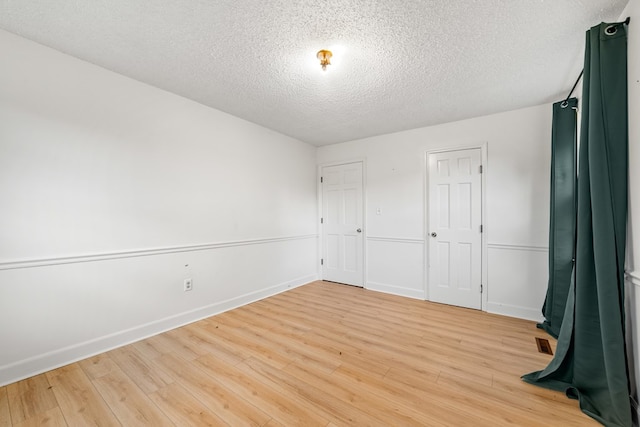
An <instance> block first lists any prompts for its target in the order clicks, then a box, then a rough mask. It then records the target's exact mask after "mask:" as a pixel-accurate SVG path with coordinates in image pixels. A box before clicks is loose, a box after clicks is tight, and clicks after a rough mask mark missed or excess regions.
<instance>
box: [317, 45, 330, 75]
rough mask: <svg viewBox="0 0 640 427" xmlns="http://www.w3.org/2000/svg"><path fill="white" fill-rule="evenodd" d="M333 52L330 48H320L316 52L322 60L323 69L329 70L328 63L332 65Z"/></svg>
mask: <svg viewBox="0 0 640 427" xmlns="http://www.w3.org/2000/svg"><path fill="white" fill-rule="evenodd" d="M332 56H333V55H332V54H331V51H330V50H324V49H322V50H320V51H318V53H317V54H316V57H317V58H318V59H319V60H320V65H321V66H322V70H323V71H327V65H331V57H332Z"/></svg>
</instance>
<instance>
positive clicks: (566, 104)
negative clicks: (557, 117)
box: [560, 100, 569, 108]
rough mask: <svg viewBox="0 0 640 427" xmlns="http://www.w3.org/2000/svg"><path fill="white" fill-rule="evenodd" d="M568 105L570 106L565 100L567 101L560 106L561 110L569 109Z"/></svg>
mask: <svg viewBox="0 0 640 427" xmlns="http://www.w3.org/2000/svg"><path fill="white" fill-rule="evenodd" d="M568 105H569V103H568V102H567V101H566V100H565V101H562V103H561V104H560V107H561V108H567V106H568Z"/></svg>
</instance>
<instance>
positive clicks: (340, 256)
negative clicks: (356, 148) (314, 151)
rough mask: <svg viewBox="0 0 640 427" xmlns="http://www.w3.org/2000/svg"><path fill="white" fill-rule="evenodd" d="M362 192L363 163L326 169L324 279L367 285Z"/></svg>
mask: <svg viewBox="0 0 640 427" xmlns="http://www.w3.org/2000/svg"><path fill="white" fill-rule="evenodd" d="M362 193H363V187H362V163H349V164H345V165H337V166H326V167H323V168H322V241H323V245H322V258H323V265H322V278H323V279H325V280H330V281H333V282H339V283H346V284H349V285H356V286H363V284H364V265H363V263H364V258H363V252H364V250H363V244H364V238H363V233H362V228H363V225H364V224H363V222H364V221H363V198H362ZM358 230H360V231H358Z"/></svg>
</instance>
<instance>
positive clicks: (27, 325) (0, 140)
mask: <svg viewBox="0 0 640 427" xmlns="http://www.w3.org/2000/svg"><path fill="white" fill-rule="evenodd" d="M0 52H2V66H0V82H1V84H0V201H1V205H2V208H1V210H0V216H1V220H0V385H2V384H5V383H8V382H12V381H14V380H16V379H19V378H22V377H26V376H29V375H32V374H34V373H36V372H40V371H43V370H46V369H49V368H52V367H54V366H57V365H60V364H66V363H68V362H70V361H72V360H75V359H78V358H82V357H86V356H88V355H90V354H93V353H97V352H100V351H103V350H105V349H108V348H111V347H114V346H118V345H122V344H124V343H127V342H129V341H133V340H136V339H139V338H142V337H144V336H148V335H151V334H154V333H157V332H160V331H163V330H166V329H170V328H172V327H176V326H178V325H180V324H184V323H187V322H189V321H193V320H195V319H197V318H200V317H204V316H207V315H211V314H213V313H216V312H219V311H221V310H225V309H229V308H231V307H234V306H237V305H240V304H243V303H246V302H249V301H252V300H255V299H258V298H261V297H264V296H267V295H270V294H273V293H276V292H279V291H281V290H284V289H287V288H289V287H293V286H297V285H300V284H303V283H306V282H309V281H311V280H314V279H315V278H316V277H317V259H318V256H317V251H316V247H317V236H316V233H317V230H316V204H317V201H316V183H315V178H316V173H315V158H316V149H315V147H312V146H309V145H307V144H303V143H301V142H299V141H296V140H293V139H291V138H289V137H285V136H283V135H281V134H278V133H276V132H272V131H270V130H268V129H265V128H262V127H260V126H257V125H254V124H251V123H248V122H246V121H243V120H240V119H238V118H235V117H233V116H230V115H228V114H225V113H222V112H220V111H216V110H213V109H210V108H208V107H205V106H203V105H200V104H197V103H195V102H192V101H189V100H187V99H184V98H181V97H178V96H175V95H172V94H170V93H167V92H164V91H161V90H158V89H156V88H153V87H150V86H147V85H144V84H142V83H139V82H136V81H133V80H131V79H128V78H125V77H123V76H120V75H117V74H115V73H112V72H109V71H107V70H104V69H102V68H99V67H96V66H93V65H91V64H88V63H86V62H83V61H80V60H77V59H74V58H72V57H69V56H67V55H64V54H62V53H59V52H57V51H54V50H51V49H48V48H45V47H43V46H41V45H38V44H35V43H32V42H30V41H27V40H25V39H22V38H20V37H17V36H15V35H12V34H9V33H7V32H4V31H0ZM211 78H212V79H214V78H215V76H211ZM187 277H190V278H193V280H194V290H193V291H191V292H188V293H185V292H183V290H182V286H183V284H182V282H183V280H184V279H185V278H187Z"/></svg>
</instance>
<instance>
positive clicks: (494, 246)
mask: <svg viewBox="0 0 640 427" xmlns="http://www.w3.org/2000/svg"><path fill="white" fill-rule="evenodd" d="M487 246H488V247H489V249H499V250H507V251H532V252H549V248H548V247H547V246H526V245H512V244H506V243H489V244H488V245H487Z"/></svg>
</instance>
